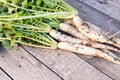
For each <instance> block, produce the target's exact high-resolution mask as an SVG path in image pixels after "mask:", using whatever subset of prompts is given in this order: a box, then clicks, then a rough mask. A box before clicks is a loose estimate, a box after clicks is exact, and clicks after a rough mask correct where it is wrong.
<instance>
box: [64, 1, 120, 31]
mask: <svg viewBox="0 0 120 80" xmlns="http://www.w3.org/2000/svg"><path fill="white" fill-rule="evenodd" d="M66 1H67V2H68V3H69V4H70V5H72V6H73V7H75V8H76V9H77V10H78V11H79V16H80V17H81V18H82V19H84V20H85V21H88V22H91V23H93V24H95V25H98V26H100V27H102V28H103V29H106V30H107V31H109V27H110V26H111V27H112V33H115V32H117V31H120V26H119V25H120V21H118V20H116V19H113V18H111V17H110V16H107V15H105V14H103V13H102V12H100V11H97V10H95V9H94V8H92V7H90V6H88V5H86V4H84V3H82V2H80V1H78V0H76V1H74V0H66ZM110 20H112V22H111V23H110V25H109V24H108V21H110Z"/></svg>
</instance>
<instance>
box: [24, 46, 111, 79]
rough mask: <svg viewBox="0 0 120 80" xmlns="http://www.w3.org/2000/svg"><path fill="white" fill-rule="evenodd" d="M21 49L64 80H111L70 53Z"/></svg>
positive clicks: (30, 48)
mask: <svg viewBox="0 0 120 80" xmlns="http://www.w3.org/2000/svg"><path fill="white" fill-rule="evenodd" d="M23 47H24V48H25V50H27V51H28V52H30V53H31V54H32V55H34V56H35V57H37V58H38V59H39V60H40V61H42V62H43V63H45V64H46V65H47V66H49V67H50V68H51V69H52V70H53V71H55V72H56V73H58V74H59V75H60V76H61V77H63V79H65V80H111V78H109V77H108V76H106V75H105V74H103V73H101V72H100V71H98V70H97V69H95V68H94V67H93V66H91V65H89V64H88V63H87V62H85V61H84V60H82V59H81V58H80V57H78V56H76V55H75V54H73V53H71V52H67V51H62V50H58V49H57V50H47V49H38V48H32V47H28V46H23Z"/></svg>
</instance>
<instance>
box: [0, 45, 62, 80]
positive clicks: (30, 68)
mask: <svg viewBox="0 0 120 80" xmlns="http://www.w3.org/2000/svg"><path fill="white" fill-rule="evenodd" d="M0 67H2V68H3V69H4V70H5V71H6V72H7V73H8V74H10V76H11V77H12V78H13V79H15V80H60V78H59V77H58V76H57V75H55V74H54V73H53V72H52V71H50V70H49V69H48V68H47V67H45V66H44V65H43V64H41V63H40V62H38V61H37V60H36V59H35V58H33V57H32V56H31V55H29V54H28V53H27V52H26V51H25V50H23V49H22V48H21V47H19V48H14V49H12V50H7V52H6V51H5V50H4V49H1V50H0Z"/></svg>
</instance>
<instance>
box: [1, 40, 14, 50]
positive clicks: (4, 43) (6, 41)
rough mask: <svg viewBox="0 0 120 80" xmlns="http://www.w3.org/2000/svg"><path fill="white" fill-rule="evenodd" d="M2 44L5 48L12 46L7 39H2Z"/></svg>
mask: <svg viewBox="0 0 120 80" xmlns="http://www.w3.org/2000/svg"><path fill="white" fill-rule="evenodd" d="M2 45H3V47H4V48H6V49H12V46H11V44H10V41H9V40H3V41H2Z"/></svg>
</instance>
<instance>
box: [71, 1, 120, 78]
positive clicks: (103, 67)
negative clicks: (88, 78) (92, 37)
mask: <svg viewBox="0 0 120 80" xmlns="http://www.w3.org/2000/svg"><path fill="white" fill-rule="evenodd" d="M85 1H87V0H85ZM90 1H91V2H92V0H90ZM69 4H71V5H72V6H73V7H75V8H76V9H77V10H78V11H79V16H81V17H82V18H83V19H84V20H85V21H88V22H91V23H93V24H96V25H98V26H99V27H101V28H103V29H105V30H109V28H108V24H107V21H109V20H113V22H111V26H112V32H113V33H115V32H117V31H119V30H120V21H118V20H115V19H113V18H112V17H110V16H108V15H105V14H103V13H101V12H100V11H98V10H95V8H92V7H90V6H88V5H86V4H84V3H82V2H80V1H76V2H73V0H70V1H69ZM117 55H118V56H120V54H117ZM78 56H79V57H81V58H83V59H84V60H86V61H87V62H88V63H90V64H91V65H92V66H94V67H96V68H97V69H98V70H100V71H102V72H103V73H105V74H107V75H108V76H110V77H111V78H112V79H113V80H120V76H119V74H120V65H116V64H113V63H110V62H108V61H105V60H103V59H100V58H89V57H88V56H81V55H78Z"/></svg>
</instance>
